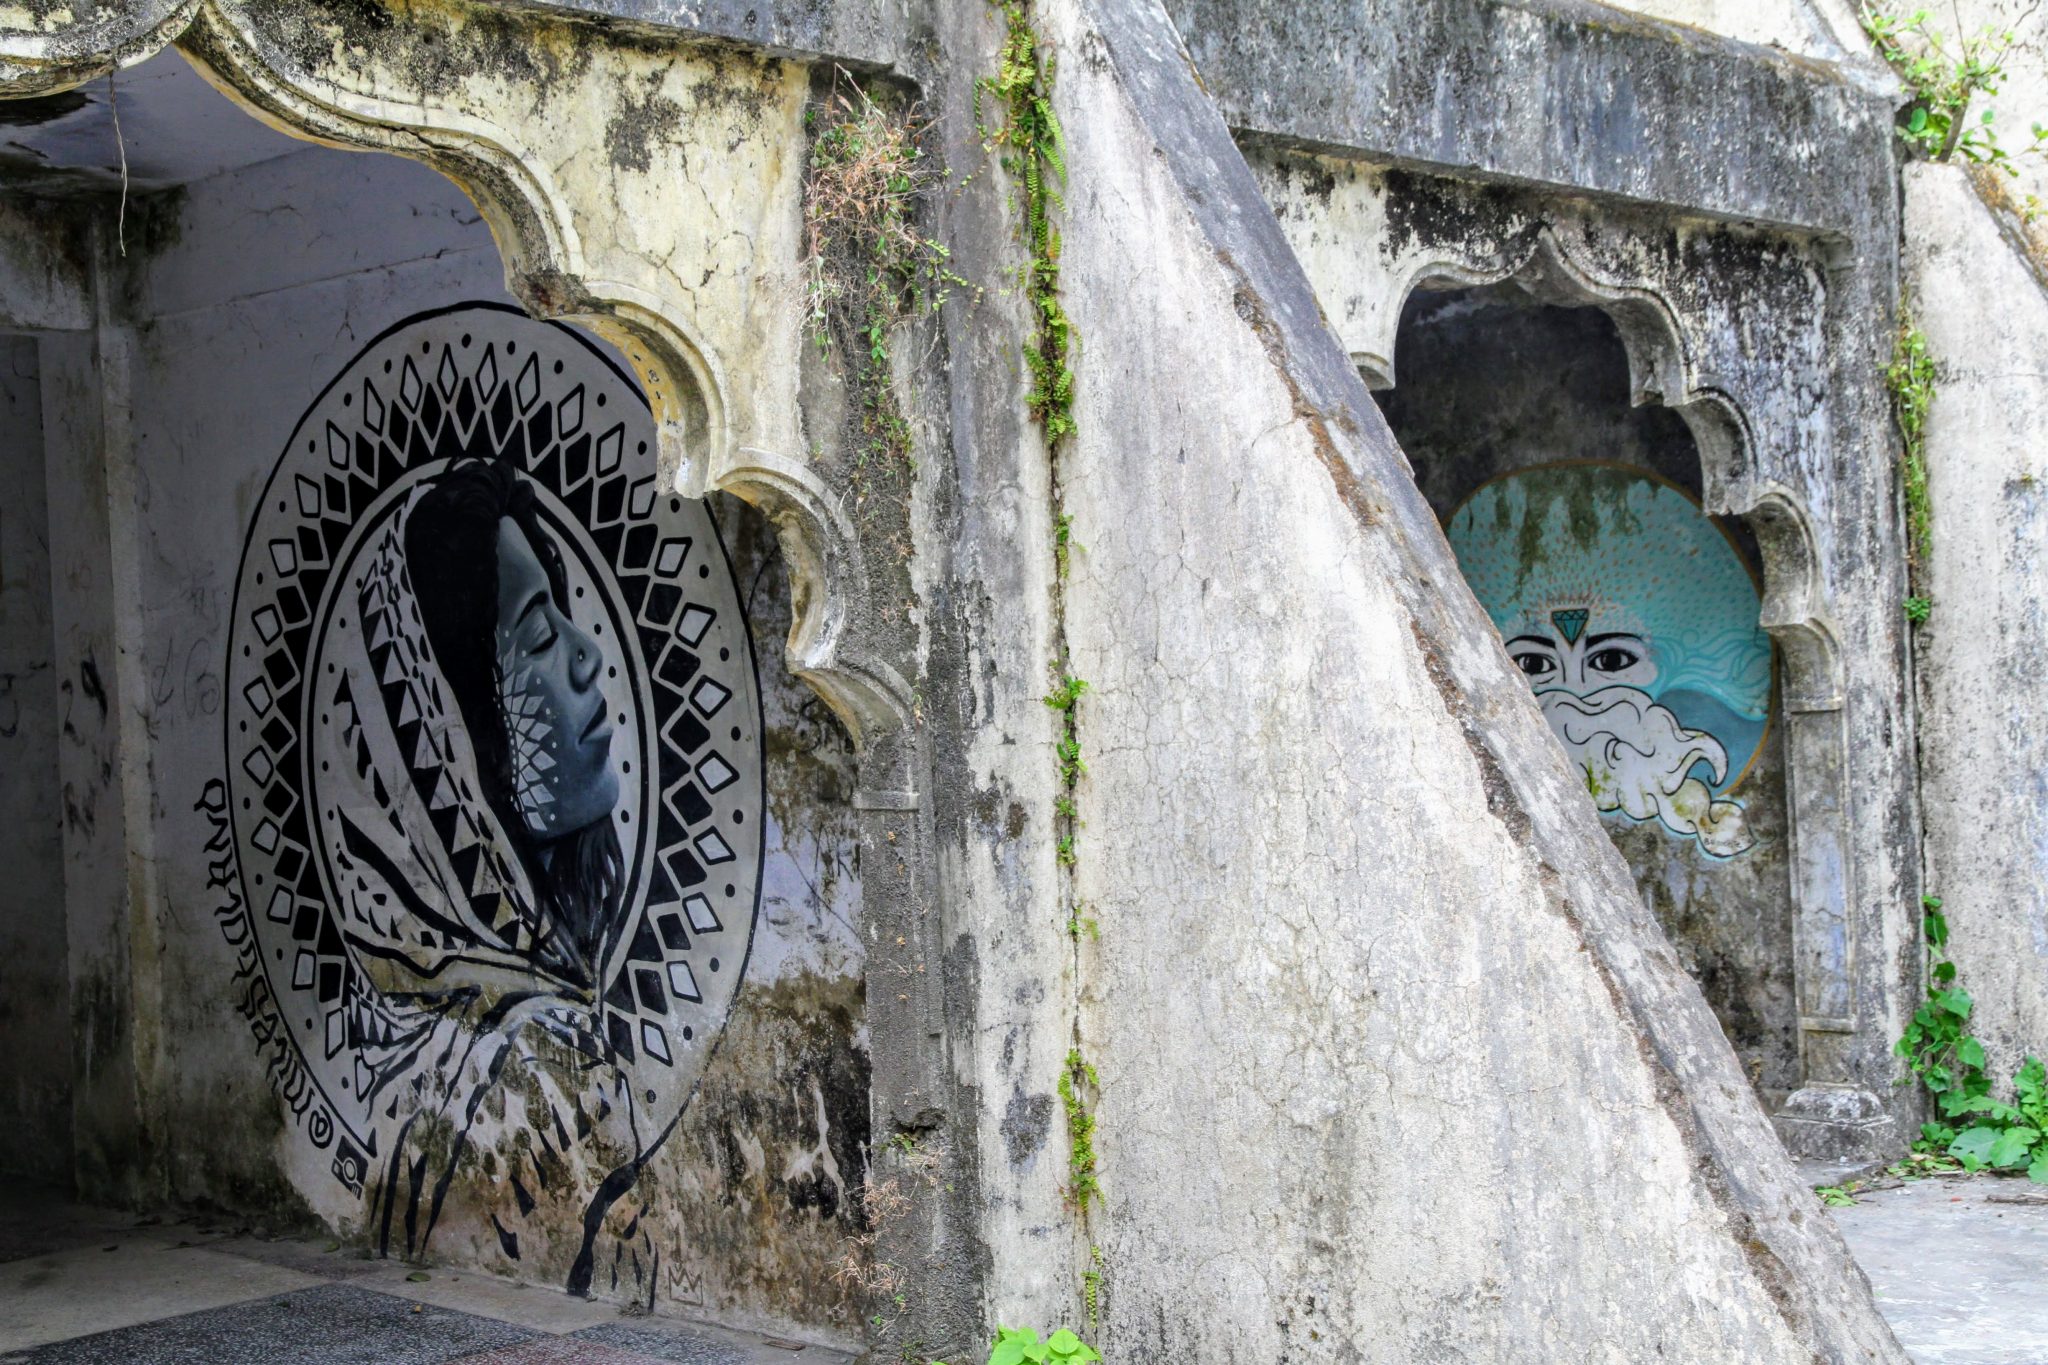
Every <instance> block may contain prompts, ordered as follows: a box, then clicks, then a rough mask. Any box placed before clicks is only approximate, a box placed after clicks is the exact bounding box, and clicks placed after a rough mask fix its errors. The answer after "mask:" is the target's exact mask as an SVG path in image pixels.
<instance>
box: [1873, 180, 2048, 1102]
mask: <svg viewBox="0 0 2048 1365" xmlns="http://www.w3.org/2000/svg"><path fill="white" fill-rule="evenodd" d="M1905 208H1906V213H1905V232H1906V260H1905V265H1906V276H1907V280H1908V282H1909V284H1910V286H1911V288H1912V291H1913V294H1914V295H1915V297H1916V299H1917V315H1918V319H1919V323H1920V326H1921V328H1922V330H1923V331H1924V332H1925V333H1926V335H1927V342H1928V348H1929V350H1930V352H1931V353H1932V355H1933V358H1934V362H1935V366H1936V389H1935V397H1934V402H1933V405H1932V408H1931V410H1930V411H1929V414H1928V422H1927V465H1928V496H1929V498H1930V500H1931V501H1932V504H1933V508H1934V537H1933V540H1934V544H1933V552H1932V554H1931V555H1930V556H1929V557H1928V560H1927V562H1926V564H1925V565H1923V566H1922V571H1921V589H1922V591H1923V592H1925V593H1926V595H1927V596H1929V597H1930V598H1932V600H1933V610H1932V614H1931V615H1930V616H1929V618H1928V620H1927V623H1926V624H1925V625H1923V626H1921V627H1919V629H1918V630H1917V631H1916V632H1915V646H1916V651H1915V652H1916V657H1917V663H1918V669H1919V683H1920V701H1921V722H1920V765H1921V777H1920V782H1921V788H1920V790H1921V810H1922V813H1923V819H1924V822H1925V828H1926V856H1927V885H1928V888H1929V890H1930V892H1931V893H1932V894H1935V895H1939V896H1940V897H1941V898H1942V902H1943V906H1944V911H1945V913H1946V914H1947V916H1948V921H1949V927H1950V933H1951V939H1950V948H1951V951H1952V953H1953V956H1954V958H1955V960H1956V963H1957V965H1958V967H1959V968H1960V970H1961V974H1962V981H1963V984H1964V985H1965V986H1966V987H1967V988H1968V990H1969V992H1970V994H1971V996H1972V997H1973V998H1974V999H1975V1001H1976V1008H1975V1011H1974V1014H1973V1016H1972V1025H1973V1027H1974V1028H1975V1030H1976V1032H1977V1035H1978V1037H1980V1038H1982V1039H1983V1041H1984V1043H1985V1046H1986V1048H1987V1050H1988V1051H1989V1053H1990V1055H1991V1063H1990V1069H1991V1072H1992V1075H1993V1076H1994V1077H1996V1078H1998V1079H1999V1080H2001V1081H2002V1080H2004V1079H2006V1078H2007V1077H2009V1076H2010V1075H2011V1074H2012V1072H2013V1070H2014V1069H2015V1068H2016V1067H2017V1066H2018V1065H2019V1063H2020V1062H2021V1060H2022V1059H2023V1058H2024V1055H2025V1054H2026V1053H2028V1052H2033V1053H2037V1054H2042V1055H2044V1056H2048V728H2044V726H2043V723H2042V722H2043V719H2044V716H2043V712H2044V708H2048V687H2044V684H2043V676H2042V673H2043V661H2044V660H2048V445H2044V444H2043V443H2042V440H2041V426H2042V422H2043V420H2044V417H2048V373H2044V372H2043V369H2042V366H2041V363H2040V357H2041V356H2043V355H2044V354H2048V295H2044V294H2043V292H2042V290H2041V288H2040V285H2039V284H2038V282H2037V281H2036V279H2035V277H2034V274H2033V272H2032V271H2031V270H2030V269H2029V268H2028V265H2027V263H2026V262H2025V261H2024V260H2023V259H2022V258H2021V257H2020V255H2019V254H2018V253H2017V252H2016V251H2014V250H2013V248H2012V247H2011V246H2010V245H2009V243H2008V242H2007V241H2006V240H2005V239H2004V238H2003V237H2002V236H2001V234H2000V232H1999V227H1998V224H1997V223H1996V222H1995V221H1994V219H1993V217H1992V214H1991V213H1990V211H1989V210H1987V209H1986V208H1985V207H1984V205H1983V203H1982V202H1981V201H1980V200H1979V199H1978V197H1977V195H1976V194H1975V192H1974V191H1973V189H1972V187H1971V185H1970V182H1969V180H1968V178H1967V177H1966V176H1965V175H1964V173H1963V172H1962V171H1960V170H1958V169H1956V168H1954V167H1945V166H1931V165H1916V166H1912V167H1909V168H1908V169H1907V172H1906V199H1905Z"/></svg>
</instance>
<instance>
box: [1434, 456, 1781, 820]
mask: <svg viewBox="0 0 2048 1365" xmlns="http://www.w3.org/2000/svg"><path fill="white" fill-rule="evenodd" d="M1447 529H1448V534H1449V537H1450V542H1451V549H1452V550H1453V552H1454V553H1455V554H1456V555H1457V557H1458V565H1459V567H1460V568H1461V569H1462V570H1463V571H1464V574H1465V579H1466V581H1467V582H1468V583H1469V584H1471V586H1472V591H1473V592H1474V594H1476V595H1477V596H1478V598H1479V602H1480V605H1481V606H1483V607H1485V609H1486V611H1487V613H1488V614H1489V615H1490V616H1491V617H1492V618H1493V623H1494V625H1495V626H1496V627H1497V628H1498V629H1499V631H1500V634H1501V639H1502V640H1503V641H1505V642H1506V644H1507V650H1508V656H1509V657H1510V658H1511V659H1513V660H1514V662H1515V666H1516V667H1517V668H1519V669H1521V671H1522V673H1523V675H1524V676H1525V677H1527V678H1528V680H1529V684H1530V686H1531V687H1533V688H1534V689H1535V692H1536V695H1537V698H1538V700H1539V701H1540V702H1541V703H1542V705H1543V712H1544V716H1545V717H1546V719H1548V720H1549V722H1550V727H1551V729H1552V731H1553V732H1555V733H1556V735H1557V737H1558V739H1559V740H1560V741H1561V742H1562V743H1563V744H1564V746H1565V749H1566V751H1567V752H1568V753H1569V754H1570V755H1571V757H1572V760H1573V762H1574V763H1575V764H1577V766H1578V767H1579V770H1580V771H1581V772H1582V773H1583V774H1584V776H1585V780H1586V789H1587V790H1588V791H1589V792H1591V793H1592V796H1593V799H1594V803H1595V804H1596V805H1597V806H1598V807H1599V808H1600V810H1601V812H1602V813H1603V814H1604V815H1608V816H1610V817H1612V818H1616V819H1622V820H1628V821H1633V822H1639V823H1640V822H1648V821H1656V822H1657V823H1658V824H1659V825H1661V826H1662V827H1663V828H1664V829H1665V830H1666V831H1667V832H1668V833H1669V834H1671V835H1672V836H1673V837H1677V838H1684V839H1690V840H1693V841H1695V842H1696V843H1697V844H1698V846H1699V848H1700V849H1701V850H1702V851H1703V852H1705V853H1706V854H1708V855H1709V856H1711V857H1716V858H1728V857H1734V856H1735V855H1737V854H1740V853H1743V852H1745V851H1747V850H1748V849H1750V848H1752V847H1754V845H1755V839H1754V837H1753V836H1752V835H1751V834H1750V833H1749V831H1748V829H1747V827H1746V825H1745V822H1744V819H1743V805H1742V802H1741V801H1740V800H1738V799H1736V798H1735V797H1734V796H1733V795H1732V792H1733V791H1734V789H1735V788H1736V787H1737V785H1738V784H1739V783H1740V782H1741V780H1742V775H1743V773H1744V772H1745V771H1746V770H1747V769H1748V767H1749V765H1750V763H1751V762H1752V761H1753V760H1754V759H1755V757H1756V753H1757V750H1758V749H1759V748H1760V747H1761V746H1762V744H1763V738H1764V731H1765V729H1766V727H1767V725H1768V723H1769V712H1770V693H1771V642H1770V637H1769V636H1767V635H1765V634H1764V632H1763V630H1762V629H1761V628H1760V627H1759V626H1758V624H1757V618H1758V614H1759V611H1760V608H1761V603H1760V601H1759V598H1758V593H1757V586H1756V581H1755V579H1754V578H1753V577H1752V576H1751V574H1750V572H1749V569H1748V567H1747V566H1746V565H1745V564H1744V562H1743V559H1742V556H1741V555H1740V553H1739V552H1738V551H1737V550H1736V548H1735V547H1734V545H1732V544H1731V543H1730V542H1729V540H1728V538H1727V537H1726V536H1725V535H1723V534H1722V532H1721V530H1720V528H1719V527H1717V526H1716V525H1715V524H1714V523H1713V522H1712V521H1710V520H1709V519H1708V518H1707V516H1706V515H1705V513H1703V512H1702V511H1701V510H1700V507H1699V504H1697V503H1696V502H1694V501H1693V500H1692V499H1691V498H1690V497H1689V496H1688V495H1687V494H1686V493H1684V492H1683V491H1682V490H1680V489H1678V488H1676V487H1674V486H1672V485H1670V484H1668V483H1665V482H1664V481H1663V480H1661V479H1659V478H1657V477H1656V476H1655V475H1653V474H1651V473H1650V472H1649V471H1647V470H1643V469H1638V468H1633V467H1629V466H1623V465H1608V464H1597V463H1578V462H1574V463H1568V464H1548V465H1536V466H1533V467H1531V468H1528V469H1522V470H1517V471H1515V472H1514V473H1512V474H1508V475H1505V476H1503V477H1501V478H1499V479H1495V480H1494V481H1492V482H1491V483H1488V484H1485V485H1483V486H1482V487H1481V488H1480V489H1479V490H1478V491H1477V492H1476V493H1474V494H1473V495H1472V496H1471V498H1469V499H1468V500H1467V501H1466V502H1465V504H1464V506H1462V507H1460V508H1459V509H1458V511H1457V512H1456V513H1455V514H1454V515H1453V516H1452V517H1451V521H1450V525H1449V527H1448V528H1447Z"/></svg>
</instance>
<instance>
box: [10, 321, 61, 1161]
mask: <svg viewBox="0 0 2048 1365" xmlns="http://www.w3.org/2000/svg"><path fill="white" fill-rule="evenodd" d="M43 460H44V449H43V420H42V378H41V367H40V365H39V364H38V361H37V356H36V343H35V341H34V339H33V338H31V337H25V336H7V337H0V770H4V771H5V772H6V774H7V781H6V782H5V783H4V784H0V867H4V868H6V869H7V875H6V877H5V879H4V881H0V1056H5V1057H7V1058H8V1065H7V1069H6V1073H5V1080H4V1081H0V1166H4V1167H5V1168H6V1169H7V1170H8V1171H10V1172H12V1173H14V1174H18V1175H28V1176H31V1177H35V1178H38V1179H42V1180H47V1181H50V1182H52V1183H54V1184H59V1185H64V1184H69V1183H70V1180H71V1045H70V1030H69V1028H68V1027H67V1023H68V1020H69V1018H70V1013H71V975H70V970H69V966H68V963H67V960H66V956H65V942H64V862H63V859H64V846H63V838H62V828H63V825H62V818H61V810H62V803H61V801H60V799H59V785H58V778H57V732H58V727H59V725H60V724H62V717H61V716H60V714H59V712H58V708H57V677H56V669H55V666H54V661H53V659H52V653H53V648H54V641H53V638H52V634H51V622H50V528H49V516H48V512H47V511H46V503H45V500H44V496H43V489H44V470H43ZM60 473H61V471H60Z"/></svg>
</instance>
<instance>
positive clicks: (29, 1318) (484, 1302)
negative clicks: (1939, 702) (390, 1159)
mask: <svg viewBox="0 0 2048 1365" xmlns="http://www.w3.org/2000/svg"><path fill="white" fill-rule="evenodd" d="M414 1273H415V1272H414V1271H413V1269H412V1267H410V1266H405V1265H399V1264H395V1263H393V1262H389V1261H366V1260H361V1259H358V1258H356V1257H355V1256H354V1255H352V1254H351V1253H350V1252H348V1251H346V1250H344V1249H342V1248H341V1247H340V1246H339V1245H338V1244H336V1243H333V1242H329V1241H325V1240H324V1239H318V1238H289V1237H288V1238H276V1239H273V1238H270V1237H267V1236H264V1235H262V1234H261V1231H260V1230H254V1229H240V1228H236V1227H232V1226H217V1225H213V1224H209V1223H207V1222H206V1221H204V1220H202V1219H194V1220H192V1221H187V1222H171V1223H164V1222H157V1221H154V1220H137V1219H135V1218H134V1217H132V1216H130V1215H124V1214H113V1213H106V1212H102V1211H97V1210H91V1209H80V1208H77V1207H73V1206H69V1205H65V1204H62V1203H59V1202H56V1201H53V1200H50V1199H48V1198H46V1197H38V1196H35V1195H33V1194H25V1193H19V1192H17V1193H14V1194H10V1195H7V1196H6V1197H5V1198H4V1200H0V1365H31V1362H32V1363H33V1365H455V1363H456V1362H460V1365H655V1363H656V1362H661V1361H684V1362H689V1365H844V1363H845V1362H847V1361H849V1360H851V1359H852V1357H851V1356H849V1355H847V1354H845V1353H844V1352H841V1351H837V1350H832V1349H830V1348H828V1347H825V1346H821V1345H818V1344H816V1343H808V1344H807V1343H803V1342H798V1341H791V1340H784V1339H781V1338H775V1337H761V1336H755V1335H751V1334H748V1333H745V1332H735V1331H729V1330H726V1329H723V1328H719V1327H713V1326H708V1325H705V1324H700V1323H688V1322H681V1321H678V1320H675V1319H671V1318H656V1317H645V1316H642V1317H623V1316H621V1315H620V1313H619V1310H618V1308H617V1307H616V1306H615V1305H611V1304H604V1303H594V1302H590V1301H588V1300H584V1299H575V1298H570V1297H569V1296H567V1295H565V1294H562V1293H560V1292H558V1291H554V1290H548V1289H536V1288H531V1287H528V1286H523V1285H516V1284H510V1283H507V1282H505V1281H501V1280H495V1279H491V1278H488V1277H485V1276H479V1275H476V1274H472V1273H467V1272H459V1271H446V1270H432V1271H428V1272H426V1278H425V1279H414V1278H412V1275H413V1274H414Z"/></svg>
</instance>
